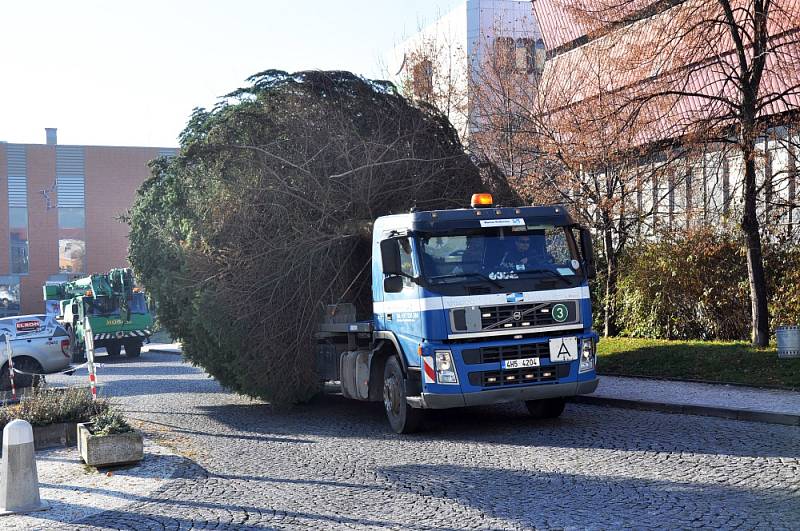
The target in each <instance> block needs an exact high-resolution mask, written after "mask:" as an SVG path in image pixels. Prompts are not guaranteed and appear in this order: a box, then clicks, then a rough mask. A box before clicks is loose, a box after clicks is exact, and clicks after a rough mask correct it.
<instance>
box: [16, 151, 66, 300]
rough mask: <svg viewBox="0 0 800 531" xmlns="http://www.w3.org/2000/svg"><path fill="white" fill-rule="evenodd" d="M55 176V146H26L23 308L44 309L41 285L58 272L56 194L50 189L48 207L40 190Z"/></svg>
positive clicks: (49, 187) (22, 279)
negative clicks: (26, 255)
mask: <svg viewBox="0 0 800 531" xmlns="http://www.w3.org/2000/svg"><path fill="white" fill-rule="evenodd" d="M55 179H56V150H55V146H41V145H29V146H28V242H29V243H28V245H29V247H30V265H29V273H28V275H25V276H22V277H21V278H20V280H21V282H20V284H21V291H22V293H21V299H22V301H21V302H22V308H21V309H22V312H23V313H34V312H41V311H43V310H44V301H43V300H42V286H43V285H44V283H45V281H46V280H47V277H48V276H50V275H52V274H55V273H58V209H57V208H54V207H55V205H56V204H57V203H56V199H57V198H56V194H55V193H54V192H51V193H50V196H51V201H50V206H51V208H47V201H46V200H45V197H44V195H43V194H42V192H41V191H42V190H50V189H51V188H52V187H53V183H54V182H55Z"/></svg>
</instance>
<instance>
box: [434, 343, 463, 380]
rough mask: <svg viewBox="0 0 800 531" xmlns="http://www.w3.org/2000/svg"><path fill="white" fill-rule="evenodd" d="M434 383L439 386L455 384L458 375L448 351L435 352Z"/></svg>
mask: <svg viewBox="0 0 800 531" xmlns="http://www.w3.org/2000/svg"><path fill="white" fill-rule="evenodd" d="M436 381H437V382H438V383H440V384H457V383H458V374H456V367H455V364H454V363H453V353H452V352H450V351H449V350H437V351H436Z"/></svg>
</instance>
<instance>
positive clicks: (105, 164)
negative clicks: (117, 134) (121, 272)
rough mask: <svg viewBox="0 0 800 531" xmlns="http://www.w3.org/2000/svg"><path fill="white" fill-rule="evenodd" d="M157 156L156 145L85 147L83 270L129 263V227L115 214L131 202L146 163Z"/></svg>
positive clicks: (141, 179)
mask: <svg viewBox="0 0 800 531" xmlns="http://www.w3.org/2000/svg"><path fill="white" fill-rule="evenodd" d="M157 156H158V149H157V148H133V147H99V146H98V147H95V146H91V147H87V148H86V165H85V175H86V255H87V272H97V273H99V272H103V271H108V270H109V269H111V268H112V267H127V266H129V264H128V231H129V229H128V225H127V224H125V223H123V222H121V221H119V220H118V218H119V217H120V216H121V215H122V214H124V213H125V212H126V211H127V210H128V209H129V208H130V207H131V206H132V205H133V200H134V198H135V197H136V190H137V189H138V188H139V186H140V185H141V184H142V183H143V182H144V181H145V179H147V177H148V176H149V175H150V170H149V168H148V167H147V163H148V162H149V161H150V160H152V159H154V158H155V157H157Z"/></svg>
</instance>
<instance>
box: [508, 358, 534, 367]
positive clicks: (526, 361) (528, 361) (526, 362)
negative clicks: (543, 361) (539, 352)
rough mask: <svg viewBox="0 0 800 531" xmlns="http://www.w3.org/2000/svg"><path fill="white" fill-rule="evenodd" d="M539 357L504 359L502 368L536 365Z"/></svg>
mask: <svg viewBox="0 0 800 531" xmlns="http://www.w3.org/2000/svg"><path fill="white" fill-rule="evenodd" d="M538 366H539V358H522V359H518V360H504V361H503V368H504V369H524V368H526V367H538Z"/></svg>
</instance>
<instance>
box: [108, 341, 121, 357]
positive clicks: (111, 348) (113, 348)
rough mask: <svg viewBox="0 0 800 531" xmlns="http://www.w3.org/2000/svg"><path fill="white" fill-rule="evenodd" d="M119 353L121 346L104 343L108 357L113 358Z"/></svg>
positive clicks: (114, 343) (115, 343) (116, 343)
mask: <svg viewBox="0 0 800 531" xmlns="http://www.w3.org/2000/svg"><path fill="white" fill-rule="evenodd" d="M121 351H122V345H120V344H119V343H118V342H116V341H115V342H113V343H106V352H108V355H109V356H110V357H112V358H115V357H117V356H119V353H120V352H121Z"/></svg>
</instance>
